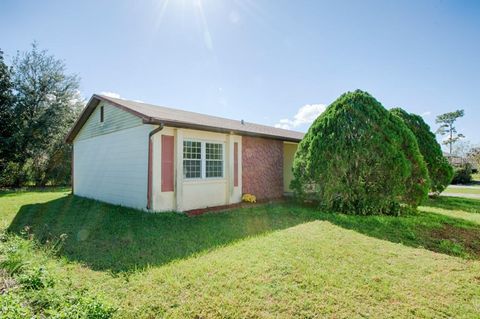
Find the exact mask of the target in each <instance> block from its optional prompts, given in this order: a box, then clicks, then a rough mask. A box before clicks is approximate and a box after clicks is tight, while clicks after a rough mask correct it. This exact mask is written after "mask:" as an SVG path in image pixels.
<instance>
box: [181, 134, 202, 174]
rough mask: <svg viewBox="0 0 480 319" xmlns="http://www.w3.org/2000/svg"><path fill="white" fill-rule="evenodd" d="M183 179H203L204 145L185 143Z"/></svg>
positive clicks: (191, 142)
mask: <svg viewBox="0 0 480 319" xmlns="http://www.w3.org/2000/svg"><path fill="white" fill-rule="evenodd" d="M183 177H185V178H201V177H202V144H201V143H200V142H194V141H183Z"/></svg>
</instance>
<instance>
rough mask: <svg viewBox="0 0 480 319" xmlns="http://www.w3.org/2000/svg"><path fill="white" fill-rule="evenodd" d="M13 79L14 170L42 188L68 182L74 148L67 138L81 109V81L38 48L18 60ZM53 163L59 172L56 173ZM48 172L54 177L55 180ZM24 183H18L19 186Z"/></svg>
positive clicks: (11, 139)
mask: <svg viewBox="0 0 480 319" xmlns="http://www.w3.org/2000/svg"><path fill="white" fill-rule="evenodd" d="M11 78H12V79H11V81H12V84H13V92H14V93H15V96H14V103H13V104H12V108H11V110H12V113H13V114H14V117H13V120H12V123H13V134H12V136H11V137H10V139H9V140H10V144H9V152H10V153H11V154H14V156H13V158H12V159H11V161H13V163H15V165H11V167H16V168H19V169H21V170H22V171H25V172H27V173H28V174H29V179H30V180H31V181H33V182H34V183H35V184H36V185H38V186H43V185H45V184H46V183H48V182H53V183H55V182H56V180H58V177H59V176H62V178H60V179H61V180H65V177H66V178H67V179H68V178H69V176H70V169H69V168H67V165H68V163H69V161H70V154H71V147H70V146H65V145H64V143H63V138H64V136H65V135H66V133H67V132H68V129H69V128H70V127H71V125H72V124H73V122H74V120H75V119H76V117H77V115H78V113H79V111H80V110H81V108H82V107H83V99H82V98H81V97H80V95H79V91H78V87H79V79H78V77H77V76H76V75H68V74H66V67H65V64H64V63H63V62H62V61H61V60H57V59H56V58H55V57H54V56H52V55H49V54H48V53H47V51H45V50H39V49H38V46H37V44H36V43H34V44H33V45H32V49H31V50H30V51H28V52H23V53H18V54H17V56H16V57H15V59H14V61H13V66H12V76H11ZM59 158H62V159H63V161H59V160H58V159H59ZM54 161H56V168H57V169H53V166H55V165H54V164H55V162H54ZM60 164H62V165H60ZM59 165H60V166H59ZM60 167H63V169H62V171H61V172H59V171H58V169H59V168H60ZM49 172H55V174H54V175H55V176H56V177H53V176H52V175H49ZM20 183H21V180H18V179H17V181H16V182H15V184H16V185H15V186H19V184H20Z"/></svg>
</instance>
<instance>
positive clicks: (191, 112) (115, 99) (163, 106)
mask: <svg viewBox="0 0 480 319" xmlns="http://www.w3.org/2000/svg"><path fill="white" fill-rule="evenodd" d="M95 95H97V96H101V97H102V98H104V99H110V100H114V102H116V103H121V102H122V101H126V102H130V103H137V104H142V105H145V106H149V107H153V108H164V109H168V110H171V111H175V112H184V113H190V114H195V115H201V116H209V117H215V118H217V119H219V120H228V121H234V122H240V123H241V122H242V121H244V120H243V119H241V120H234V119H232V118H228V117H221V116H217V115H210V114H206V113H200V112H195V111H189V110H184V109H181V108H177V107H172V106H165V105H157V104H151V103H147V102H143V101H135V100H130V99H124V98H114V97H110V96H107V95H103V94H95ZM145 115H146V114H145ZM243 123H244V124H250V125H258V126H264V127H268V128H274V129H277V130H282V131H285V132H295V133H301V134H304V133H303V132H299V131H295V130H287V129H284V128H281V127H275V126H271V125H266V124H259V123H254V122H248V121H244V122H243Z"/></svg>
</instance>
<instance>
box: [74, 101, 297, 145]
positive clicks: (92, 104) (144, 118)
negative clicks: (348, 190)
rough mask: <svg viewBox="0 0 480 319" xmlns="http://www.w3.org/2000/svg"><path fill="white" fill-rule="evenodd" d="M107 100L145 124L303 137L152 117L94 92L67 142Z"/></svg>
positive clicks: (257, 135)
mask: <svg viewBox="0 0 480 319" xmlns="http://www.w3.org/2000/svg"><path fill="white" fill-rule="evenodd" d="M101 101H104V102H107V103H110V104H112V105H113V106H115V107H118V108H119V109H121V110H124V111H126V112H128V113H130V114H133V115H135V116H137V117H139V118H140V119H142V121H143V123H144V124H154V125H165V126H171V127H177V128H189V129H195V130H200V131H209V132H218V133H227V134H228V133H229V134H237V135H247V136H256V137H264V138H270V139H274V140H281V141H285V142H295V143H298V142H300V141H301V140H302V139H301V138H294V137H286V136H280V135H272V134H264V133H254V132H249V131H243V130H231V129H225V128H221V127H215V126H209V125H201V124H193V123H186V122H177V121H164V120H161V119H158V118H152V117H149V116H147V115H145V114H143V113H140V112H137V111H135V110H132V109H131V108H128V107H126V106H124V105H122V104H120V103H117V102H116V101H114V100H111V99H109V98H107V97H104V96H101V95H98V94H94V95H93V96H92V97H91V98H90V100H89V101H88V103H87V105H86V106H85V108H84V109H83V111H82V113H81V114H80V116H79V118H78V119H77V120H76V121H75V123H74V125H73V127H72V128H71V129H70V131H69V132H68V134H67V136H66V137H65V142H66V143H69V144H71V143H73V141H74V140H75V137H76V136H77V134H78V133H79V132H80V130H81V129H82V127H83V125H84V124H85V122H86V121H87V120H88V118H89V117H90V115H91V114H92V113H93V111H94V110H95V107H97V105H98V104H99V103H100V102H101Z"/></svg>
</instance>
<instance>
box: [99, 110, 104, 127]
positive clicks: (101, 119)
mask: <svg viewBox="0 0 480 319" xmlns="http://www.w3.org/2000/svg"><path fill="white" fill-rule="evenodd" d="M103 119H104V118H103V106H100V123H103Z"/></svg>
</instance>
